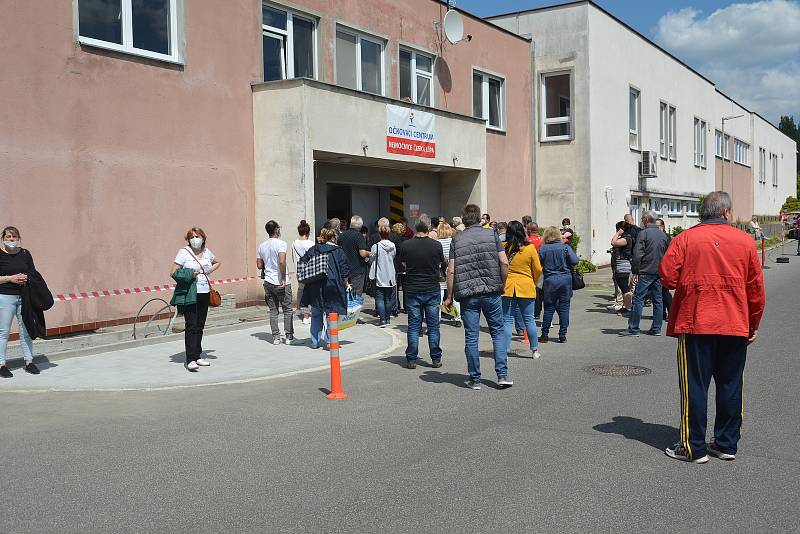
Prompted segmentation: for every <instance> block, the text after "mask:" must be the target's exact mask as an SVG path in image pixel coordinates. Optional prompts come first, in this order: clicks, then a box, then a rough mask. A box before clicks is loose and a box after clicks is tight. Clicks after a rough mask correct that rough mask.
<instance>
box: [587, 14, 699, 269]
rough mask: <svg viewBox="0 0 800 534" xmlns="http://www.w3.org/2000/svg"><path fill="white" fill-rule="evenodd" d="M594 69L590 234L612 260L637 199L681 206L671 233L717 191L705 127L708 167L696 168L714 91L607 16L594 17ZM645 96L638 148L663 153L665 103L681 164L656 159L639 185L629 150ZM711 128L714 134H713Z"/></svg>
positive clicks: (601, 259)
mask: <svg viewBox="0 0 800 534" xmlns="http://www.w3.org/2000/svg"><path fill="white" fill-rule="evenodd" d="M589 57H590V63H591V85H590V91H591V96H590V99H591V104H592V105H591V117H590V122H591V124H592V130H591V168H592V183H591V190H592V228H593V230H594V231H595V234H596V236H597V240H596V241H597V242H596V243H595V249H594V254H593V258H594V259H595V260H596V261H597V262H598V263H601V264H602V263H608V262H609V261H610V256H609V255H608V254H606V252H605V251H606V250H607V249H608V244H609V241H610V238H611V236H612V235H613V233H614V231H615V224H616V222H617V221H620V220H622V217H623V216H624V215H625V214H626V213H628V211H629V209H630V202H631V199H632V197H638V198H645V199H647V198H653V199H658V203H659V204H660V205H662V206H663V200H667V201H669V200H673V201H677V202H680V209H681V213H680V214H679V215H674V214H670V213H669V212H668V209H665V208H663V207H662V210H661V211H662V217H663V219H664V221H665V223H666V225H667V226H668V227H674V226H682V227H684V228H685V227H687V226H691V225H692V224H695V223H696V222H697V218H696V217H694V216H690V215H688V214H687V213H686V212H687V208H688V203H689V202H690V201H692V200H694V201H696V200H697V199H698V198H699V195H703V194H705V193H708V192H709V191H711V190H713V188H714V166H713V150H714V132H713V128H709V126H707V127H706V131H705V136H706V165H705V168H702V167H698V166H695V159H694V118H695V117H699V118H701V119H703V120H705V121H706V122H707V124H708V125H710V124H711V123H712V121H713V115H714V111H713V110H714V98H715V91H714V86H713V85H712V84H711V83H709V82H708V81H706V80H705V79H703V78H702V77H701V76H699V75H697V74H696V73H694V72H692V71H691V70H689V69H688V68H686V67H685V66H684V65H682V64H681V63H679V62H678V61H676V60H675V59H673V58H672V57H670V56H669V55H667V54H665V53H664V52H663V51H661V50H660V49H658V48H657V47H655V46H654V45H653V44H652V43H650V42H648V41H646V40H645V39H643V38H642V37H640V36H639V35H637V34H635V33H634V32H632V31H631V30H629V29H628V28H626V27H624V26H623V25H621V24H620V23H619V22H617V21H616V20H614V19H612V18H611V17H609V16H608V15H607V14H605V13H604V12H602V11H601V10H599V9H597V8H595V7H594V6H592V7H591V9H590V10H589ZM630 87H634V88H636V89H638V90H639V91H640V100H639V106H640V116H641V120H640V131H639V136H640V141H639V144H640V147H641V149H642V150H651V151H655V152H656V153H658V152H659V140H660V104H661V102H662V101H663V102H666V103H667V104H668V105H670V106H674V107H675V109H676V121H675V126H676V135H675V149H676V158H675V161H672V160H671V159H669V155H668V156H667V159H663V158H661V157H660V155H659V157H658V159H657V161H658V165H657V174H658V176H657V177H656V178H647V179H643V178H639V162H640V158H641V155H640V153H639V152H638V151H636V150H632V149H631V148H630V143H629V90H630ZM709 129H710V131H709Z"/></svg>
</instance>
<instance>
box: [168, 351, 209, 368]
mask: <svg viewBox="0 0 800 534" xmlns="http://www.w3.org/2000/svg"><path fill="white" fill-rule="evenodd" d="M212 352H215V351H214V349H211V350H204V351H203V354H202V355H201V356H202V357H203V358H205V359H207V360H216V359H217V357H216V356H214V355H213V354H211V353H212ZM169 361H171V362H172V363H179V364H181V365H183V364H185V363H186V352H185V351H182V352H176V353H175V354H173V355H172V356H170V357H169Z"/></svg>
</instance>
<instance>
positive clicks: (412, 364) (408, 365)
mask: <svg viewBox="0 0 800 534" xmlns="http://www.w3.org/2000/svg"><path fill="white" fill-rule="evenodd" d="M416 368H417V362H412V361H408V362H406V369H416Z"/></svg>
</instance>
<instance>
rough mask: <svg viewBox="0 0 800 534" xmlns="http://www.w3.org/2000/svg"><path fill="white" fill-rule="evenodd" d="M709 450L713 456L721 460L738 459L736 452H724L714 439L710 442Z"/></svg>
mask: <svg viewBox="0 0 800 534" xmlns="http://www.w3.org/2000/svg"><path fill="white" fill-rule="evenodd" d="M708 452H709V454H711V456H714V457H716V458H719V459H720V460H726V461H731V460H735V459H736V455H735V454H728V453H727V452H722V451H721V450H719V447H717V444H716V442H715V441H714V440H713V439H712V440H711V443H709V444H708Z"/></svg>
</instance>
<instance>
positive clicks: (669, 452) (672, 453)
mask: <svg viewBox="0 0 800 534" xmlns="http://www.w3.org/2000/svg"><path fill="white" fill-rule="evenodd" d="M664 454H666V455H667V456H669V457H670V458H673V459H675V460H680V461H681V462H687V463H690V464H704V463H707V462H708V455H707V454H706V455H705V456H702V457H700V458H695V459H694V460H690V459H689V458H687V457H686V456H680V455H678V454H675V451H673V450H672V449H670V448H666V449H664Z"/></svg>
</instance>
